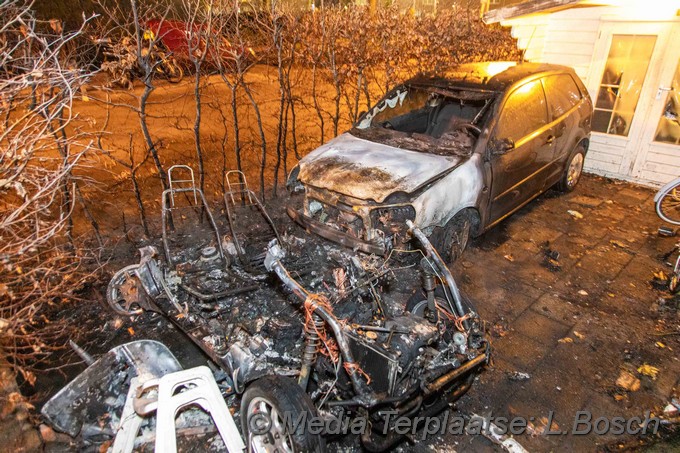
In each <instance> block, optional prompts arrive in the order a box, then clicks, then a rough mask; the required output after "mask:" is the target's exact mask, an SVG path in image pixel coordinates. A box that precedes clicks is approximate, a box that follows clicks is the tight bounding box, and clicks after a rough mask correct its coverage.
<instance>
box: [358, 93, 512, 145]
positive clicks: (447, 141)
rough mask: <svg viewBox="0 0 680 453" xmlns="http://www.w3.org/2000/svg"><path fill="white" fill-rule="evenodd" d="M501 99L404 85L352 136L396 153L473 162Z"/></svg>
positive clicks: (494, 95)
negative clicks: (462, 158) (402, 151)
mask: <svg viewBox="0 0 680 453" xmlns="http://www.w3.org/2000/svg"><path fill="white" fill-rule="evenodd" d="M499 94H500V93H499V92H497V91H492V90H484V89H476V88H471V87H455V86H446V87H442V86H438V85H434V84H422V83H412V84H409V83H405V84H401V85H398V86H396V87H395V88H394V89H392V90H390V91H389V92H388V93H387V94H386V95H385V96H384V97H383V98H382V99H381V100H380V101H378V102H377V103H376V104H375V105H374V106H373V107H372V108H371V109H370V110H369V111H368V112H366V113H364V114H363V115H362V116H361V117H360V118H359V120H358V121H357V123H356V124H355V125H354V127H353V128H352V129H351V130H350V131H349V132H350V134H352V135H354V136H356V137H358V138H362V139H365V140H369V141H373V142H377V143H381V144H386V145H389V146H394V147H396V148H401V149H408V150H411V151H418V152H426V153H430V154H438V155H456V156H469V155H470V154H471V153H472V150H473V148H474V144H475V143H476V140H477V135H478V133H479V131H480V130H481V129H482V128H483V126H484V123H486V121H487V120H488V118H489V116H490V112H491V111H492V110H493V109H492V108H491V107H492V106H493V104H494V102H495V101H496V100H497V99H498V97H499ZM412 95H415V96H412ZM409 102H410V103H411V105H409ZM404 106H406V107H405V108H404ZM384 112H388V114H384ZM390 112H393V113H394V114H393V115H389V113H390ZM376 120H377V121H379V123H376ZM392 123H394V124H392ZM470 126H474V127H470ZM475 129H476V130H475Z"/></svg>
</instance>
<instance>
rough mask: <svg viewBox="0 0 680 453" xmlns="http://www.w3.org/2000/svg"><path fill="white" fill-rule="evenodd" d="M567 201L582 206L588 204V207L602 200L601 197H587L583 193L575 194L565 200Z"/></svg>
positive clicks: (600, 202)
mask: <svg viewBox="0 0 680 453" xmlns="http://www.w3.org/2000/svg"><path fill="white" fill-rule="evenodd" d="M567 201H568V202H569V203H575V204H578V205H582V206H588V207H590V208H594V207H597V206H600V205H601V204H602V203H603V202H604V200H602V199H601V198H593V197H588V196H585V195H577V196H575V197H571V198H569V199H568V200H567Z"/></svg>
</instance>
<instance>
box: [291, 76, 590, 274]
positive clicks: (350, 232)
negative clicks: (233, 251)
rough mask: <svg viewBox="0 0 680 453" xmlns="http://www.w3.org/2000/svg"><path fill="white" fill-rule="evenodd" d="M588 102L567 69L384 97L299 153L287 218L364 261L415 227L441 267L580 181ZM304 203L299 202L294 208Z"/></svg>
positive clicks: (468, 80) (456, 81)
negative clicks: (344, 128) (473, 238)
mask: <svg viewBox="0 0 680 453" xmlns="http://www.w3.org/2000/svg"><path fill="white" fill-rule="evenodd" d="M592 110H593V107H592V102H591V100H590V97H589V95H588V92H587V91H586V89H585V87H584V85H583V83H582V82H581V80H580V79H579V78H578V76H577V75H576V74H575V73H574V71H573V70H572V69H570V68H567V67H563V66H556V65H548V64H534V63H522V64H515V63H502V62H493V63H476V64H468V65H461V66H458V67H456V68H455V69H453V70H451V71H449V72H447V73H446V74H443V75H440V76H436V77H433V76H418V77H415V78H413V79H411V80H409V81H407V82H405V83H404V84H402V85H399V86H397V87H396V88H394V89H393V90H392V91H390V92H389V93H388V94H387V95H386V96H385V97H384V98H383V99H382V100H380V102H378V103H377V104H376V105H375V106H374V107H373V108H372V109H370V110H369V111H368V112H366V113H365V114H363V115H362V116H361V117H360V118H359V121H358V122H357V124H356V125H355V126H354V127H353V128H352V129H351V130H349V131H348V132H346V133H344V134H342V135H340V136H338V137H336V138H335V139H333V140H331V141H330V142H328V143H326V144H325V145H323V146H321V147H320V148H318V149H316V150H315V151H313V152H311V153H310V154H308V155H307V156H305V157H304V158H303V159H302V160H301V161H300V163H299V164H298V165H297V166H296V167H295V168H294V169H293V170H292V171H291V174H290V176H289V179H288V183H287V185H288V188H289V190H290V191H291V192H292V193H298V194H300V193H302V192H304V198H303V197H297V200H296V201H293V202H292V203H291V205H290V206H289V207H288V213H289V215H290V216H291V217H292V218H293V219H294V220H295V221H297V222H298V223H299V224H301V225H302V226H304V227H305V228H306V229H308V230H309V231H311V232H313V233H316V234H318V235H320V236H323V237H325V238H327V239H330V240H333V241H335V242H338V243H340V244H343V245H346V246H349V247H351V248H354V249H358V250H362V251H364V252H368V253H377V254H384V253H388V252H389V251H390V250H391V249H392V248H395V247H399V246H403V245H405V243H406V242H407V241H408V236H407V235H405V234H404V230H403V228H402V227H401V225H402V224H403V222H404V221H405V220H412V221H413V222H414V223H415V224H416V225H417V226H418V227H419V228H421V229H422V230H423V231H424V232H425V233H426V234H427V235H428V236H429V237H430V240H431V241H432V243H433V244H434V245H435V247H436V248H437V249H438V250H439V251H440V252H441V254H442V256H443V257H444V258H445V259H449V260H451V261H453V260H455V258H456V257H457V256H459V255H460V253H461V252H462V250H463V249H464V248H465V245H466V243H467V240H468V237H469V235H470V234H473V235H479V234H481V233H483V232H484V231H486V230H488V229H489V228H491V227H493V226H494V225H496V224H497V223H498V222H500V221H501V220H503V219H504V218H506V217H507V216H509V215H510V214H512V213H513V212H515V211H517V210H518V209H520V208H521V207H522V206H524V205H525V204H526V203H528V202H529V201H530V200H532V199H533V198H535V197H536V196H538V195H539V194H541V193H542V192H543V191H545V190H547V189H549V188H551V187H552V186H555V185H558V186H559V188H560V189H562V190H564V191H570V190H573V189H574V187H575V186H576V184H577V183H578V180H579V177H580V175H581V171H582V169H583V161H584V158H585V154H586V152H587V149H588V143H589V136H590V129H591V116H592ZM301 198H303V199H302V200H300V199H301Z"/></svg>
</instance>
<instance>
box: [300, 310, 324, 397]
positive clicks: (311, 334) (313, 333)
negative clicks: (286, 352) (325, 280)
mask: <svg viewBox="0 0 680 453" xmlns="http://www.w3.org/2000/svg"><path fill="white" fill-rule="evenodd" d="M325 336H326V325H325V323H324V321H323V319H321V316H319V315H318V314H317V313H313V312H312V313H310V314H309V315H308V316H307V320H306V322H305V350H304V352H303V353H302V366H301V367H300V377H299V378H298V383H299V384H300V387H302V388H303V389H304V390H307V384H308V382H309V375H310V374H311V371H312V367H313V366H314V363H315V362H316V356H317V355H318V353H319V347H320V346H321V339H322V338H324V337H325Z"/></svg>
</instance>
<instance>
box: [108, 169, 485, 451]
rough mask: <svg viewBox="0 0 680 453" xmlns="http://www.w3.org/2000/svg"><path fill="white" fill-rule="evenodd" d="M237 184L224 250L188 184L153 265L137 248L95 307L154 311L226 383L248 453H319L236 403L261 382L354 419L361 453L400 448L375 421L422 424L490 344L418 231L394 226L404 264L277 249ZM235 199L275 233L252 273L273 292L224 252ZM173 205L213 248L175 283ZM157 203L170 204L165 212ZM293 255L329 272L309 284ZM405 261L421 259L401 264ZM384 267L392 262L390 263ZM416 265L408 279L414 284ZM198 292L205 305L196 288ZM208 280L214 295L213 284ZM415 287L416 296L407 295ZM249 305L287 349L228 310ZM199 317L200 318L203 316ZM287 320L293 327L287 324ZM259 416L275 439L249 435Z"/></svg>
mask: <svg viewBox="0 0 680 453" xmlns="http://www.w3.org/2000/svg"><path fill="white" fill-rule="evenodd" d="M239 177H240V178H242V175H239ZM242 181H243V184H242V186H241V187H240V188H238V189H237V190H230V191H229V192H228V193H227V195H225V203H226V208H227V209H226V211H227V216H228V217H229V224H230V229H231V230H232V231H231V234H232V236H231V239H232V240H233V241H232V242H230V241H229V240H227V239H228V238H229V235H227V236H226V238H227V239H225V240H222V238H221V236H220V234H219V232H218V227H217V223H216V221H215V219H214V217H213V215H212V213H211V211H210V208H209V206H208V204H207V203H206V202H205V198H204V197H203V194H202V193H201V192H200V190H199V189H197V188H195V187H193V186H191V187H189V188H186V187H185V188H182V189H179V188H174V189H170V190H169V191H166V192H165V193H164V194H163V206H164V215H163V219H164V222H163V244H164V249H165V252H166V253H165V255H166V260H165V261H163V260H161V259H158V258H157V257H156V253H155V249H154V248H153V247H150V246H147V247H145V248H142V249H140V251H141V260H140V263H139V264H138V265H134V266H128V267H126V268H124V269H122V270H121V271H119V272H118V273H116V275H114V277H113V279H112V280H111V283H110V284H109V288H108V291H107V296H108V297H107V298H108V300H109V303H110V304H111V305H112V306H113V307H114V309H116V311H117V312H118V313H121V314H137V313H140V312H141V310H152V311H156V312H159V313H162V314H163V315H165V316H166V317H167V318H168V319H169V320H171V321H172V322H173V323H174V324H176V325H177V326H179V328H180V329H181V330H182V331H183V332H185V333H187V335H188V336H189V337H190V338H192V339H193V340H194V341H195V342H196V343H197V344H198V345H199V346H200V347H201V348H202V349H203V350H204V351H205V352H206V353H207V354H208V356H210V357H211V358H212V359H213V360H214V362H215V363H217V364H218V365H219V366H220V367H221V368H222V369H223V370H224V371H226V372H227V373H228V375H229V376H230V378H231V380H232V383H233V389H234V390H235V391H236V393H242V392H244V391H245V394H244V396H243V398H242V403H241V417H242V429H243V431H244V435H246V436H247V438H248V443H249V444H250V445H251V446H255V445H259V446H268V447H270V448H271V447H276V446H280V447H282V448H283V450H285V451H288V450H306V449H315V450H316V449H321V448H322V447H320V446H322V445H323V443H324V440H318V441H315V442H316V443H314V442H312V443H304V442H302V443H301V441H300V435H302V436H303V437H304V436H306V435H308V434H306V433H305V432H297V433H296V432H291V430H290V429H287V428H290V427H286V426H284V423H283V422H284V421H285V420H283V419H282V418H280V417H282V416H283V415H282V414H283V412H285V411H286V408H278V409H277V408H276V407H275V406H276V404H275V403H276V401H275V398H274V399H272V398H270V401H269V404H268V405H267V404H265V405H264V406H263V405H262V404H260V405H257V404H254V403H253V398H251V397H250V395H249V392H250V393H253V392H254V391H251V390H249V389H252V388H256V387H258V385H259V386H260V387H263V388H264V387H266V385H271V382H270V381H271V380H272V379H275V380H278V381H286V382H287V383H290V382H292V378H295V379H296V381H297V382H296V385H294V386H293V387H294V390H291V388H290V386H289V387H288V388H289V391H288V393H291V394H292V396H291V397H292V398H297V399H298V400H300V401H303V400H304V402H305V403H304V404H302V405H301V406H300V407H302V409H299V408H298V411H300V410H302V411H303V412H304V411H307V412H308V413H309V414H310V415H314V416H320V417H322V418H324V419H326V420H330V419H342V418H343V417H347V416H349V417H364V419H365V420H368V421H369V426H370V429H367V430H365V431H364V432H363V433H362V435H361V441H362V444H363V445H364V447H365V448H366V449H368V450H371V451H382V450H386V449H388V448H390V447H392V446H394V445H395V444H397V443H399V442H401V441H403V440H404V436H403V435H401V434H398V433H397V432H396V431H394V429H393V427H392V426H389V422H390V420H394V418H393V417H392V418H390V416H389V415H388V414H395V413H396V414H398V415H399V416H407V417H415V416H421V417H422V416H427V415H435V414H437V413H439V412H441V411H442V410H444V409H446V408H447V407H448V405H449V404H450V403H451V402H453V401H455V400H456V399H457V398H459V397H460V396H461V395H463V394H464V393H465V392H466V391H467V390H468V389H469V388H470V386H471V384H472V381H473V380H474V376H475V375H476V374H477V373H478V372H479V371H480V370H481V369H482V368H483V365H485V364H486V363H487V362H488V360H489V357H490V344H489V341H488V339H487V337H486V334H485V332H484V328H483V323H482V321H481V320H480V318H479V316H478V315H477V314H476V312H475V311H474V309H473V307H472V306H471V304H470V302H469V301H468V300H467V299H466V298H465V297H464V296H463V295H462V294H461V292H460V291H459V289H458V287H457V285H456V282H455V280H454V279H453V277H452V275H451V273H450V271H449V270H448V268H447V266H446V264H445V263H444V262H443V260H442V259H441V257H440V256H439V254H438V253H437V251H436V250H435V249H434V248H433V247H432V245H431V244H430V242H429V241H428V239H427V238H426V236H425V234H423V232H422V231H421V230H420V229H418V228H417V227H416V226H415V225H414V224H413V223H412V222H411V221H407V222H406V224H407V225H406V226H407V228H408V232H409V233H410V234H411V235H412V237H413V238H414V239H415V241H416V242H417V243H419V247H418V248H416V250H415V251H414V250H408V251H399V250H394V251H393V253H392V255H400V254H401V255H403V257H400V258H393V257H392V255H390V256H389V257H388V258H387V259H383V258H379V257H377V256H375V255H371V256H367V255H364V254H356V253H353V252H351V251H347V250H340V249H338V248H330V247H332V246H329V245H327V244H322V245H319V244H317V243H315V242H314V241H313V239H315V238H309V239H300V238H296V237H294V236H284V237H283V238H282V237H281V236H280V235H279V234H278V232H276V228H275V226H274V224H273V222H272V220H271V217H269V215H268V214H267V213H266V210H265V209H264V206H263V205H262V204H261V203H260V202H259V201H257V198H256V197H255V196H254V194H253V193H252V192H250V191H249V190H248V189H247V184H246V183H245V179H242ZM191 184H193V182H192V183H191ZM230 187H231V186H230ZM235 193H237V194H238V195H240V196H241V197H242V198H241V200H244V199H248V200H250V201H252V205H253V206H255V207H256V208H257V209H256V210H257V212H259V213H260V214H261V216H262V218H263V219H265V222H264V223H266V224H267V225H269V226H271V228H272V230H273V231H274V234H273V236H274V237H272V238H270V239H269V241H268V243H267V245H266V254H265V255H263V259H262V260H257V261H258V263H259V264H261V265H262V266H263V267H264V268H265V269H266V271H268V272H269V275H270V276H271V275H275V276H276V277H277V280H278V281H277V280H271V279H270V280H267V278H266V276H263V274H262V273H258V272H259V270H258V269H261V267H262V266H260V267H259V268H257V269H256V267H257V266H253V265H252V262H249V260H248V259H247V257H246V256H245V248H244V247H243V246H242V245H238V246H237V247H234V244H233V242H237V241H236V237H237V234H236V233H235V232H234V228H233V227H234V225H235V223H236V222H235V221H236V220H237V219H236V216H235V214H234V208H235V207H236V206H237V205H238V204H239V203H238V202H236V201H235V199H234V197H233V195H234V194H235ZM179 194H189V195H193V198H194V201H196V202H197V205H196V206H197V208H196V209H195V211H196V212H199V211H202V212H201V214H200V215H204V216H206V217H207V219H208V222H209V224H210V225H211V227H212V228H213V230H214V233H215V236H214V238H215V239H214V240H216V241H217V247H214V246H208V247H204V248H203V249H202V250H201V253H200V256H199V257H198V258H197V259H195V260H193V261H191V260H189V261H188V262H189V264H191V266H189V267H191V268H192V269H184V272H183V273H182V272H178V271H177V269H178V267H181V266H182V265H183V264H186V263H179V264H177V265H174V264H173V263H174V261H173V257H172V255H171V254H170V251H169V248H170V247H169V243H170V241H169V239H168V234H169V232H170V230H171V224H172V219H171V216H169V215H167V214H168V213H170V212H171V211H170V210H169V209H168V206H171V205H172V204H173V203H174V198H173V197H174V196H176V195H179ZM187 198H188V199H191V198H192V197H191V196H188V197H187ZM166 199H167V200H172V201H171V202H169V203H167V204H166ZM199 199H200V200H201V202H200V203H198V200H199ZM230 201H231V202H232V203H231V205H230ZM166 219H167V220H168V221H166ZM241 242H243V241H241ZM301 243H302V244H306V246H307V249H306V250H309V247H312V244H314V245H313V246H314V247H316V248H317V249H322V250H326V251H327V252H328V255H329V256H331V257H332V259H329V262H335V263H339V264H340V266H338V267H335V268H334V269H321V270H319V269H317V270H315V271H311V272H310V271H309V270H305V269H303V268H304V263H305V260H304V259H303V255H304V253H302V252H301V247H300V244H301ZM225 244H226V245H225ZM223 245H225V246H224V247H223ZM206 249H208V250H206ZM223 249H224V250H223ZM230 249H231V252H228V250H230ZM400 252H403V253H400ZM418 252H419V253H420V255H418ZM232 254H233V256H232ZM215 255H217V258H216V257H215ZM416 255H418V257H421V259H420V260H418V259H417V258H416V259H415V261H414V257H415V256H416ZM206 257H207V259H206ZM391 260H394V262H396V263H397V264H396V265H391V264H390V263H389V262H390V261H391ZM206 263H209V264H210V265H209V266H206ZM301 263H303V264H301ZM328 267H330V266H328ZM416 267H419V270H420V272H419V274H420V279H419V280H418V279H414V278H413V275H414V272H413V270H414V268H416ZM196 269H198V270H196ZM197 276H198V277H197ZM234 276H237V277H238V278H235V277H234ZM215 277H217V278H215ZM190 278H191V279H193V280H192V281H194V282H196V281H197V279H198V283H194V284H193V285H191V284H189V283H188V281H189V279H190ZM208 280H210V282H211V283H210V285H208V286H209V287H210V288H212V291H213V292H212V293H211V292H210V290H207V291H206V290H205V288H206V285H205V284H203V283H205V281H208ZM214 280H218V281H220V284H219V285H217V286H215V282H214ZM416 281H418V282H419V284H415V285H414V283H415V282H416ZM197 287H198V289H197ZM307 287H315V288H318V290H315V291H311V290H308V289H306V288H307ZM201 288H202V289H201ZM404 288H406V290H404ZM414 290H415V292H414ZM244 294H250V295H251V296H252V298H251V299H250V301H245V302H244V300H243V296H244ZM253 299H255V301H256V304H257V305H260V304H265V305H267V306H268V307H269V309H270V311H272V313H271V314H270V317H269V321H268V322H273V321H272V320H277V319H279V318H280V319H283V320H284V321H280V320H279V321H278V322H279V323H283V325H284V328H283V329H282V331H283V336H284V337H285V338H287V339H288V340H287V341H281V340H279V339H278V338H268V337H267V334H266V332H264V331H265V330H266V329H264V327H263V325H262V324H263V323H262V322H261V321H262V320H261V319H258V320H256V321H257V322H256V324H255V327H251V328H248V327H244V323H242V322H240V321H239V320H238V319H236V318H238V314H236V313H237V312H238V310H237V309H235V308H234V307H238V306H239V304H243V303H245V304H246V305H253V304H252V300H253ZM288 302H290V303H288ZM206 306H210V307H212V308H211V309H210V310H207V311H206ZM301 316H302V317H304V319H300V317H301ZM286 319H288V320H292V321H290V322H289V324H288V325H287V326H286V324H285V322H286V321H285V320H286ZM258 327H259V328H258ZM265 327H266V326H265ZM291 332H292V334H291ZM258 383H259V384H258ZM263 383H264V384H263ZM284 387H285V386H284ZM264 390H266V389H264ZM261 400H262V398H259V399H258V400H257V401H261ZM265 401H267V400H266V398H265ZM271 401H274V403H272V402H271ZM251 403H252V404H251ZM263 408H264V409H263ZM267 408H269V409H267ZM267 410H268V411H269V413H268V416H270V417H279V420H278V422H279V423H273V425H272V426H273V428H272V430H274V429H275V427H277V426H278V427H279V429H281V432H280V433H276V432H273V431H272V430H270V431H269V432H267V433H253V432H251V431H252V430H251V428H252V427H250V426H249V425H248V422H249V420H250V416H251V415H253V413H257V412H262V411H267ZM274 421H275V422H276V421H277V420H274ZM312 440H313V439H312ZM307 441H309V439H307ZM279 444H280V445H279ZM317 447H318V448H317ZM255 450H258V448H255Z"/></svg>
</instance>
